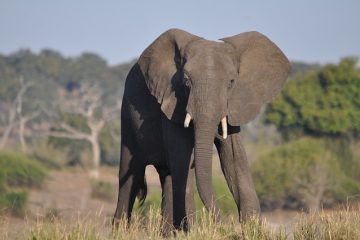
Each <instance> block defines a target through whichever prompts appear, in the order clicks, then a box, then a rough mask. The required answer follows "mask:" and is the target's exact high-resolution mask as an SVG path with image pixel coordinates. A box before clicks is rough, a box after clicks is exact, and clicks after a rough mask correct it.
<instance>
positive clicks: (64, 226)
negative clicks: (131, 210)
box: [0, 208, 360, 240]
mask: <svg viewBox="0 0 360 240" xmlns="http://www.w3.org/2000/svg"><path fill="white" fill-rule="evenodd" d="M9 224H10V223H9V222H7V220H6V218H2V219H1V218H0V239H12V238H13V236H11V234H10V233H9V231H8V229H10V226H9ZM16 238H17V239H33V240H35V239H54V240H57V239H59V240H60V239H68V240H70V239H84V240H85V239H93V240H95V239H163V236H162V235H161V216H160V212H159V211H158V209H153V208H152V209H150V211H149V212H148V214H147V215H146V217H145V216H143V215H142V214H139V213H136V214H134V216H133V219H132V223H131V225H130V227H127V224H126V222H125V221H123V222H121V224H120V227H119V229H118V230H117V231H115V232H114V231H112V227H111V224H110V218H108V219H104V218H101V217H100V214H99V215H98V216H92V217H91V218H86V217H85V218H84V217H83V218H77V217H76V216H74V217H73V219H72V220H70V221H69V220H67V221H64V220H62V219H61V218H57V217H56V216H54V217H53V218H51V217H50V218H43V219H38V220H37V221H36V222H34V223H33V224H29V225H25V226H24V227H23V228H22V229H19V232H18V235H17V236H16ZM175 238H176V239H254V240H255V239H260V240H262V239H295V240H298V239H299V240H300V239H303V240H305V239H306V240H308V239H329V240H331V239H354V240H355V239H360V212H359V209H357V210H349V209H345V210H339V211H332V212H330V213H328V212H321V213H319V214H316V215H308V214H299V215H298V216H297V217H296V221H294V222H293V223H292V224H291V226H287V227H285V226H282V225H279V226H276V227H274V226H271V225H270V224H268V223H267V222H266V220H264V219H263V220H258V219H251V220H249V221H247V222H243V223H238V222H237V221H236V219H234V218H232V217H228V218H223V219H222V220H221V222H220V223H216V224H215V223H214V222H213V221H212V218H211V216H209V214H208V213H207V212H205V211H203V210H200V212H199V213H198V217H197V220H196V222H195V223H194V225H193V227H192V228H191V231H190V232H188V233H184V232H181V231H179V232H175V233H174V235H173V236H170V237H168V239H175Z"/></svg>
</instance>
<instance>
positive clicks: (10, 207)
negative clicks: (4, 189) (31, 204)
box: [0, 192, 28, 216]
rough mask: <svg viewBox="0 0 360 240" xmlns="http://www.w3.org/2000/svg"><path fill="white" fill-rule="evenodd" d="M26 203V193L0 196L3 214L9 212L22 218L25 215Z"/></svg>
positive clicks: (11, 193)
mask: <svg viewBox="0 0 360 240" xmlns="http://www.w3.org/2000/svg"><path fill="white" fill-rule="evenodd" d="M27 201H28V195H27V193H26V192H9V193H6V194H4V195H1V194H0V207H1V208H3V210H4V212H9V213H11V214H12V215H15V216H23V215H24V214H25V210H26V205H27ZM0 213H1V212H0Z"/></svg>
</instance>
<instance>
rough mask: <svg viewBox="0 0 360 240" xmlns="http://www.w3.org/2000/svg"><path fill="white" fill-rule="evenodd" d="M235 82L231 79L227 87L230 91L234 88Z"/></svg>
mask: <svg viewBox="0 0 360 240" xmlns="http://www.w3.org/2000/svg"><path fill="white" fill-rule="evenodd" d="M234 83H235V80H234V79H231V80H230V82H229V85H228V88H229V89H231V88H232V87H233V86H234Z"/></svg>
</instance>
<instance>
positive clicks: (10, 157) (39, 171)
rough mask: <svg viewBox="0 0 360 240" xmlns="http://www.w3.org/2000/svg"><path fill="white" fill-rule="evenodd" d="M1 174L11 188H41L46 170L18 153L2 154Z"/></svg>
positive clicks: (0, 156)
mask: <svg viewBox="0 0 360 240" xmlns="http://www.w3.org/2000/svg"><path fill="white" fill-rule="evenodd" d="M0 172H2V174H3V175H4V178H5V182H6V184H7V185H8V186H10V187H40V186H41V184H42V182H43V181H44V179H45V177H46V170H45V168H44V167H43V166H41V165H40V164H39V163H38V162H36V160H34V159H30V158H28V157H26V156H24V155H21V154H17V153H10V152H9V153H0Z"/></svg>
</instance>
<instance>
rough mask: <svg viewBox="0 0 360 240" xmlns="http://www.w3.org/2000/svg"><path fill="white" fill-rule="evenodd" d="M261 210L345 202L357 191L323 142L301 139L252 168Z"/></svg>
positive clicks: (313, 207)
mask: <svg viewBox="0 0 360 240" xmlns="http://www.w3.org/2000/svg"><path fill="white" fill-rule="evenodd" d="M253 174H254V182H255V188H256V190H257V193H258V195H259V199H260V203H261V205H262V208H263V209H265V210H271V209H275V208H283V207H284V208H306V209H307V210H311V209H313V210H317V208H319V207H320V204H321V203H324V204H333V203H335V202H339V201H346V199H347V197H348V196H349V195H352V194H354V193H355V192H356V191H358V190H359V189H360V188H359V187H360V185H359V183H358V182H356V181H354V180H353V179H351V178H349V177H348V176H347V175H346V174H345V172H344V171H343V169H342V167H341V159H338V158H337V157H336V154H334V153H333V152H332V150H331V149H329V148H327V145H326V143H325V141H324V140H320V139H314V138H302V139H299V140H297V141H293V142H290V143H288V144H285V145H283V146H280V147H278V148H277V149H275V150H273V151H272V152H271V153H270V154H269V155H268V156H263V157H262V158H261V159H260V160H259V161H258V162H256V163H255V164H254V166H253Z"/></svg>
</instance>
